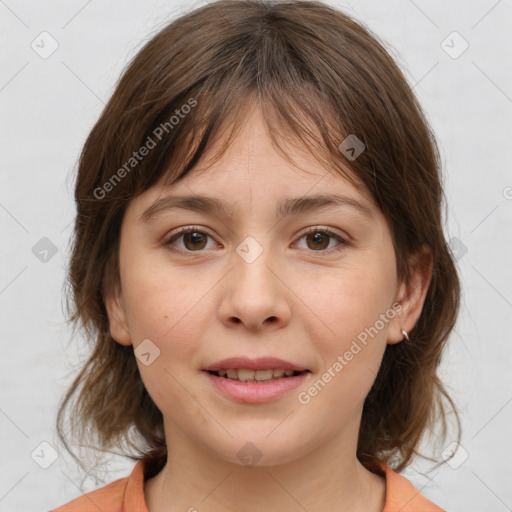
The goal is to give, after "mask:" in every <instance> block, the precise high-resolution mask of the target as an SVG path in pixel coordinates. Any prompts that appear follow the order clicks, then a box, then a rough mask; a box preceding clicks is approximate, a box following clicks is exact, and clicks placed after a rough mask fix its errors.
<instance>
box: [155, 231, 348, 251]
mask: <svg viewBox="0 0 512 512" xmlns="http://www.w3.org/2000/svg"><path fill="white" fill-rule="evenodd" d="M187 233H201V234H203V235H207V236H209V237H210V238H212V239H213V237H212V236H211V235H210V234H208V233H207V232H206V231H204V230H203V229H201V228H200V227H199V226H186V227H182V228H179V229H178V230H177V231H175V232H174V233H172V234H171V235H170V236H169V237H168V238H167V239H166V241H165V242H164V245H165V246H166V247H168V248H169V250H171V251H172V252H181V253H201V252H205V251H204V250H198V251H189V250H183V249H179V250H176V249H173V248H171V244H172V243H173V242H174V241H175V240H177V239H178V238H180V237H181V236H182V235H184V234H187ZM311 233H325V234H327V235H328V236H329V237H331V238H335V239H336V240H338V242H340V243H339V245H337V246H336V247H333V248H331V249H327V250H318V251H314V250H311V252H317V253H320V254H332V253H334V252H339V251H341V250H343V249H344V248H345V247H347V246H349V245H350V243H349V242H347V241H346V240H345V239H344V238H342V237H341V236H340V235H338V234H337V233H336V232H335V231H333V230H332V229H330V228H327V227H311V228H309V229H308V230H307V231H305V232H304V233H302V234H301V236H300V237H299V240H300V239H302V238H304V237H305V236H307V235H309V234H311Z"/></svg>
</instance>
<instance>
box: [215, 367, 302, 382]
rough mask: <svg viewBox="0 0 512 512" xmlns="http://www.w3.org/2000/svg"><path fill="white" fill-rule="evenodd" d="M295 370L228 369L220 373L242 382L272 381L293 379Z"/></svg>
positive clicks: (222, 375) (219, 372) (221, 375)
mask: <svg viewBox="0 0 512 512" xmlns="http://www.w3.org/2000/svg"><path fill="white" fill-rule="evenodd" d="M293 373H294V372H293V370H283V369H280V368H278V369H272V368H271V369H268V370H256V371H255V370H249V369H247V368H226V369H222V370H219V371H218V374H219V376H220V377H227V378H228V379H233V380H241V381H242V382H248V381H253V382H256V381H265V380H272V379H279V378H281V377H291V376H292V375H293Z"/></svg>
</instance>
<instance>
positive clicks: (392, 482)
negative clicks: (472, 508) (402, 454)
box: [382, 464, 445, 512]
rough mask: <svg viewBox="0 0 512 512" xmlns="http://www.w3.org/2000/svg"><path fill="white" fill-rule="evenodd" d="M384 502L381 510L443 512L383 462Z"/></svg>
mask: <svg viewBox="0 0 512 512" xmlns="http://www.w3.org/2000/svg"><path fill="white" fill-rule="evenodd" d="M382 468H383V471H384V472H385V476H386V502H385V504H384V510H383V511H382V512H398V511H400V512H445V511H444V510H443V509H442V508H440V507H438V506H437V505H436V504H435V503H432V502H431V501H430V500H428V499H427V498H425V496H423V495H422V494H421V493H420V492H419V491H418V490H417V489H416V488H415V487H414V486H413V485H412V484H411V482H409V480H407V479H406V478H405V477H403V476H402V475H400V474H399V473H397V472H396V471H394V470H392V469H391V468H390V467H389V466H387V465H385V464H383V465H382Z"/></svg>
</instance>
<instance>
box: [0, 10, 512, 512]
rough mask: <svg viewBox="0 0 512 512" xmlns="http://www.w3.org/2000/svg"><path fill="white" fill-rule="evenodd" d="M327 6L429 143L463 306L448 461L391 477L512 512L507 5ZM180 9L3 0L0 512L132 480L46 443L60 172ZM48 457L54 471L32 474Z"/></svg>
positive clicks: (56, 366)
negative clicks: (410, 90)
mask: <svg viewBox="0 0 512 512" xmlns="http://www.w3.org/2000/svg"><path fill="white" fill-rule="evenodd" d="M203 3H204V2H195V3H194V4H193V5H197V6H199V5H202V4H203ZM329 3H331V4H332V5H335V6H339V7H341V8H343V9H345V10H346V11H347V12H348V13H350V14H352V15H353V16H355V17H356V18H357V19H359V20H362V21H364V22H365V23H366V24H367V25H368V26H369V27H370V28H371V29H372V30H373V31H374V32H376V33H377V34H378V35H379V36H381V37H382V38H384V40H385V41H387V42H388V43H389V44H390V45H392V46H393V49H392V48H391V47H389V49H390V51H391V52H392V54H393V55H394V57H395V58H396V59H397V60H398V63H399V65H400V66H401V67H402V68H403V69H404V71H405V73H406V76H407V77H408V79H409V81H410V83H411V84H412V85H413V86H414V91H415V92H416V94H417V95H418V97H419V99H420V101H421V103H422V105H423V106H424V108H425V110H426V112H427V113H428V115H429V117H430V120H431V122H432V124H433V127H434V129H435V131H436V134H437V137H438V140H439V144H440V149H441V153H442V157H443V163H444V171H445V173H446V193H447V197H448V201H449V210H448V220H447V236H448V238H450V239H451V244H452V247H453V248H454V251H455V252H456V253H457V257H458V258H459V259H458V265H459V268H460V272H461V278H462V284H463V303H462V313H461V316H460V319H459V322H458V324H457V327H456V330H455V332H454V333H453V335H452V338H451V345H450V347H449V349H448V350H447V352H446V357H445V359H444V362H443V366H442V373H443V375H444V378H445V381H446V382H447V384H448V386H449V389H451V390H452V395H453V397H454V398H455V400H456V402H457V404H458V406H459V408H460V410H461V414H462V420H463V438H462V447H461V449H460V451H459V452H458V453H459V455H457V457H456V459H455V461H453V462H451V463H450V464H447V463H444V464H443V465H441V466H440V467H438V468H437V469H434V470H432V464H430V463H428V462H424V461H421V460H417V461H416V462H415V463H414V464H413V465H412V466H411V467H410V468H409V469H408V470H407V471H406V472H405V473H404V475H405V476H406V477H408V478H409V479H410V480H411V481H412V482H413V483H414V485H416V487H417V488H418V489H419V490H421V492H422V493H423V494H425V495H426V496H427V497H429V498H430V499H432V500H433V501H435V502H436V503H438V504H439V505H440V506H442V507H444V508H446V509H448V510H450V511H460V512H471V511H475V512H476V511H479V512H480V511H482V510H486V511H488V510H493V511H497V512H499V511H502V510H503V511H505V510H512V484H511V482H512V479H511V476H512V475H511V470H510V469H509V464H510V463H509V461H510V460H511V459H512V447H511V443H510V441H509V433H510V425H511V420H512V403H511V402H512V384H511V379H510V369H509V365H510V362H511V357H510V356H511V348H510V345H511V341H512V340H511V338H510V331H509V329H510V318H511V314H512V275H511V272H510V270H509V268H510V262H512V229H511V219H512V173H511V168H510V161H511V160H510V156H511V146H512V145H511V143H510V135H511V133H512V132H511V125H512V115H511V114H512V68H511V65H510V54H511V42H512V41H511V39H512V35H511V34H512V1H511V0H500V1H496V0H485V1H484V0H482V1H478V2H477V1H475V0H473V1H467V2H463V1H459V2H456V1H451V2H450V1H445V0H435V1H428V2H427V1H426V0H416V1H412V0H393V1H387V2H380V1H378V0H371V1H364V2H363V1H357V0H354V1H353V2H351V3H350V4H349V3H348V2H342V1H338V2H334V1H331V2H329ZM186 5H187V2H184V1H181V2H176V1H170V0H169V1H167V2H164V1H158V0H152V1H144V2H142V1H141V0H139V1H134V0H130V1H122V2H121V1H120V0H115V1H102V2H100V1H99V0H92V1H88V2H87V1H83V0H80V1H69V2H65V3H64V2H61V3H57V2H44V1H39V2H36V1H35V0H32V1H24V2H23V1H18V2H17V1H15V0H6V1H0V37H1V45H0V51H1V54H2V55H1V58H2V60H1V62H2V66H1V68H0V105H1V120H2V121H1V128H0V129H1V133H0V144H1V151H0V158H1V167H0V168H1V184H0V225H1V230H2V240H3V242H2V244H1V245H0V258H1V267H0V308H1V316H0V329H1V333H2V339H1V342H2V357H1V359H0V365H1V367H0V390H1V398H0V432H1V436H0V510H2V511H13V512H17V511H20V512H21V511H23V512H29V511H33V510H34V511H35V510H47V509H49V508H53V507H56V506H58V505H61V504H63V503H65V502H67V501H69V500H71V499H72V498H75V497H77V496H78V495H79V494H80V493H81V492H82V491H83V492H86V491H89V490H92V489H94V488H96V487H100V486H102V485H105V484H106V483H108V482H110V481H112V480H114V479H116V478H121V477H123V476H126V475H127V474H129V472H130V470H131V468H132V467H133V463H131V462H129V461H126V460H124V459H120V458H112V460H111V461H110V462H109V464H108V465H107V466H105V471H104V473H103V478H102V479H101V480H96V481H94V480H91V479H88V480H86V481H85V483H83V484H82V481H81V477H82V475H81V474H79V473H78V471H77V470H76V467H75V466H74V465H73V464H72V463H71V462H70V460H69V456H67V455H66V454H65V453H63V451H62V447H61V446H60V445H59V444H58V443H57V440H56V434H55V428H54V421H55V414H56V408H57V403H58V400H59V399H60V397H61V396H62V394H63V393H64V391H65V389H66V387H67V385H68V384H69V383H70V382H71V378H72V375H73V370H74V368H75V366H74V365H76V364H77V363H78V362H79V360H80V356H81V355H84V354H85V346H84V345H83V343H82V340H81V339H80V338H78V339H77V338H74V339H72V341H71V343H70V339H71V331H70V329H69V327H68V326H67V325H66V323H65V317H64V306H63V304H64V303H63V295H62V294H63V280H64V269H65V264H66V258H67V255H68V243H69V237H70V234H71V223H72V221H73V216H74V204H73V200H72V193H73V190H72V184H73V180H72V175H73V170H74V166H75V164H76V161H77V158H78V155H79V151H80V149H81V146H82V145H83V143H84V141H85V137H86V136H87V134H88V132H89V130H90V129H91V128H92V126H93V123H94V122H95V121H96V119H97V118H98V116H99V114H100V112H101V110H102V108H103V105H104V103H105V102H106V101H107V100H108V98H109V97H110V95H111V93H112V92H113V87H114V84H115V82H116V80H117V78H118V76H119V74H120V72H121V70H122V69H123V68H124V66H125V65H126V63H127V62H128V60H129V58H131V57H132V56H133V55H134V54H135V53H136V51H137V50H138V49H139V48H140V47H141V46H142V44H143V43H144V42H145V40H146V39H147V38H148V37H149V36H150V35H152V34H153V33H155V31H156V30H157V29H158V28H159V27H161V26H162V24H163V23H165V22H166V21H168V20H170V19H171V18H173V17H175V16H176V15H177V14H179V13H180V12H182V10H183V7H184V6H186ZM188 6H191V4H190V3H188ZM43 31H47V32H48V33H49V34H51V38H53V39H54V40H55V41H56V42H57V43H58V48H57V49H56V51H55V52H54V53H53V54H52V55H50V56H48V57H47V58H42V57H41V56H40V53H41V52H43V51H48V50H49V49H51V44H52V39H50V36H45V35H43V36H40V34H41V32H43ZM454 31H456V32H458V34H460V36H459V35H457V34H455V35H453V34H452V33H453V32H454ZM42 38H46V39H44V48H43V43H42V42H41V39H42ZM464 40H465V41H467V44H469V47H468V49H467V50H466V51H464V52H463V53H460V52H461V51H462V50H463V49H464V44H465V43H464ZM33 41H34V43H33V44H34V46H35V45H39V46H36V48H37V50H38V52H39V53H37V52H36V51H35V50H34V49H33V48H32V47H31V44H32V42H33ZM443 41H445V42H444V43H443ZM54 44H55V43H54ZM44 237H46V238H47V239H49V241H50V242H49V241H48V240H46V239H45V240H43V241H41V239H43V238H44ZM45 250H47V251H48V252H47V253H45V252H44V251H45ZM52 250H53V251H56V253H55V254H53V253H52ZM507 427H508V428H507ZM42 442H46V443H49V444H50V445H51V447H49V446H48V445H40V443H42ZM446 444H449V441H448V442H447V443H445V445H446ZM52 447H53V448H52ZM53 450H55V451H56V455H57V459H56V460H55V461H54V462H53V463H52V464H51V465H50V466H49V467H48V468H47V469H43V468H42V467H41V465H45V464H49V463H50V462H51V461H52V459H51V457H52V454H53V453H54V451H53ZM441 450H442V447H441ZM441 450H439V451H441ZM438 455H439V453H438ZM36 461H37V463H36Z"/></svg>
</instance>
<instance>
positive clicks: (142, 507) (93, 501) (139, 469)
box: [49, 461, 147, 512]
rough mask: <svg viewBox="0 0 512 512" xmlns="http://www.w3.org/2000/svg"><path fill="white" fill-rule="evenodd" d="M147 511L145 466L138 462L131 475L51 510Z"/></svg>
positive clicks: (59, 511) (84, 511) (71, 511)
mask: <svg viewBox="0 0 512 512" xmlns="http://www.w3.org/2000/svg"><path fill="white" fill-rule="evenodd" d="M98 510H101V511H102V512H124V511H128V510H129V511H130V512H147V507H146V504H145V501H144V467H143V464H142V461H139V462H137V464H135V467H134V468H133V470H132V473H131V474H130V476H127V477H124V478H119V479H118V480H115V481H114V482H111V483H110V484H107V485H105V486H104V487H101V488H99V489H96V490H94V491H91V492H88V493H86V494H83V495H82V496H79V497H78V498H75V499H74V500H72V501H70V502H68V503H66V504H64V505H61V506H60V507H58V508H55V509H52V510H50V511H49V512H98Z"/></svg>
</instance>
